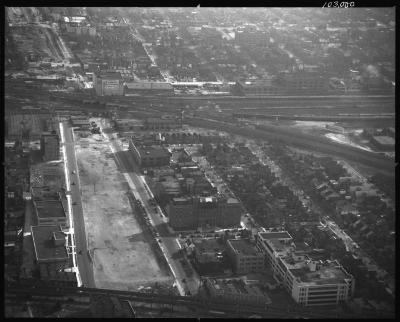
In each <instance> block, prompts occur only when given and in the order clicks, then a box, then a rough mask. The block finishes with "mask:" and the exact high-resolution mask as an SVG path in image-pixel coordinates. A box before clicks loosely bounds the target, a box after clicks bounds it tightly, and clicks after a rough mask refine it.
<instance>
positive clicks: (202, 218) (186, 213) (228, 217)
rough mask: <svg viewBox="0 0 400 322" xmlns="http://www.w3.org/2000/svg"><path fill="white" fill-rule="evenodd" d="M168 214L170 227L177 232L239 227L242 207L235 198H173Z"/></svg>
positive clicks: (168, 206) (168, 207)
mask: <svg viewBox="0 0 400 322" xmlns="http://www.w3.org/2000/svg"><path fill="white" fill-rule="evenodd" d="M167 213H168V216H169V224H170V226H171V227H172V228H174V229H177V230H186V229H187V230H191V229H198V228H202V229H211V228H215V227H219V228H227V227H238V226H240V217H241V214H242V205H241V203H240V202H239V201H238V200H237V199H234V198H216V197H186V198H173V199H172V200H171V202H170V203H169V204H168V205H167Z"/></svg>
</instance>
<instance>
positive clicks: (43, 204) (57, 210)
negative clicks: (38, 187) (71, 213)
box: [33, 200, 68, 228]
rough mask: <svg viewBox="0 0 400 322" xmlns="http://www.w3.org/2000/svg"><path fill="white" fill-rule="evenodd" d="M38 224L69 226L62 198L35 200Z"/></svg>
mask: <svg viewBox="0 0 400 322" xmlns="http://www.w3.org/2000/svg"><path fill="white" fill-rule="evenodd" d="M33 205H34V209H35V214H36V217H37V220H38V225H40V226H42V225H50V226H54V225H57V226H58V225H60V226H61V227H63V228H66V227H68V222H67V215H66V213H65V209H64V205H63V203H62V201H61V200H33Z"/></svg>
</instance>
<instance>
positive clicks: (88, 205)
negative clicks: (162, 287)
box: [75, 135, 171, 290]
mask: <svg viewBox="0 0 400 322" xmlns="http://www.w3.org/2000/svg"><path fill="white" fill-rule="evenodd" d="M75 138H76V140H77V147H76V156H77V160H78V168H79V177H80V184H81V190H82V204H83V211H84V217H85V229H86V231H87V232H88V245H89V247H88V249H90V253H91V255H92V258H93V263H94V269H93V270H94V278H95V283H96V287H99V288H111V289H119V290H136V289H137V288H138V287H140V286H149V285H152V284H154V283H155V282H158V283H164V282H165V283H170V282H171V277H170V276H168V275H167V274H166V273H164V272H163V271H162V270H161V269H160V267H159V265H158V263H157V261H156V259H155V257H154V255H153V252H152V250H151V248H150V246H149V244H148V242H147V240H146V239H147V238H148V237H147V236H145V235H144V234H143V232H142V230H141V228H140V226H139V224H138V222H137V221H136V219H135V217H134V215H133V213H132V209H131V207H130V204H129V201H128V198H127V196H126V192H127V191H128V189H129V186H128V184H127V183H126V182H125V179H124V177H123V175H122V174H121V173H119V172H118V170H117V166H116V164H115V161H114V158H113V154H112V152H111V149H110V148H109V146H108V143H107V142H105V141H103V138H102V136H101V135H91V136H89V137H87V138H78V135H75Z"/></svg>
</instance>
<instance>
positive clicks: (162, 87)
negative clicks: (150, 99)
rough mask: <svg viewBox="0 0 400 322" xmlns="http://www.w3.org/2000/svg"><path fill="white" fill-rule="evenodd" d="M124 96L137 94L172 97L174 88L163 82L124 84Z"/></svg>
mask: <svg viewBox="0 0 400 322" xmlns="http://www.w3.org/2000/svg"><path fill="white" fill-rule="evenodd" d="M124 90H125V96H130V95H137V94H143V95H145V94H152V95H157V94H159V95H173V94H174V88H173V87H172V85H171V84H170V83H163V82H131V83H126V84H125V87H124Z"/></svg>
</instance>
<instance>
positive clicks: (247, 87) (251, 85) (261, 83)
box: [232, 77, 284, 96]
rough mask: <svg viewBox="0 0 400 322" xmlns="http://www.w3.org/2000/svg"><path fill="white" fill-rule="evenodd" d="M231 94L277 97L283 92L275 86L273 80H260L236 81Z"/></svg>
mask: <svg viewBox="0 0 400 322" xmlns="http://www.w3.org/2000/svg"><path fill="white" fill-rule="evenodd" d="M232 92H233V93H234V94H239V95H247V96H249V95H250V96H251V95H279V94H283V93H284V91H283V89H282V88H281V87H279V86H278V85H277V84H276V81H275V78H273V77H271V78H266V79H260V80H248V81H237V82H236V84H235V85H234V86H233V87H232Z"/></svg>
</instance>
